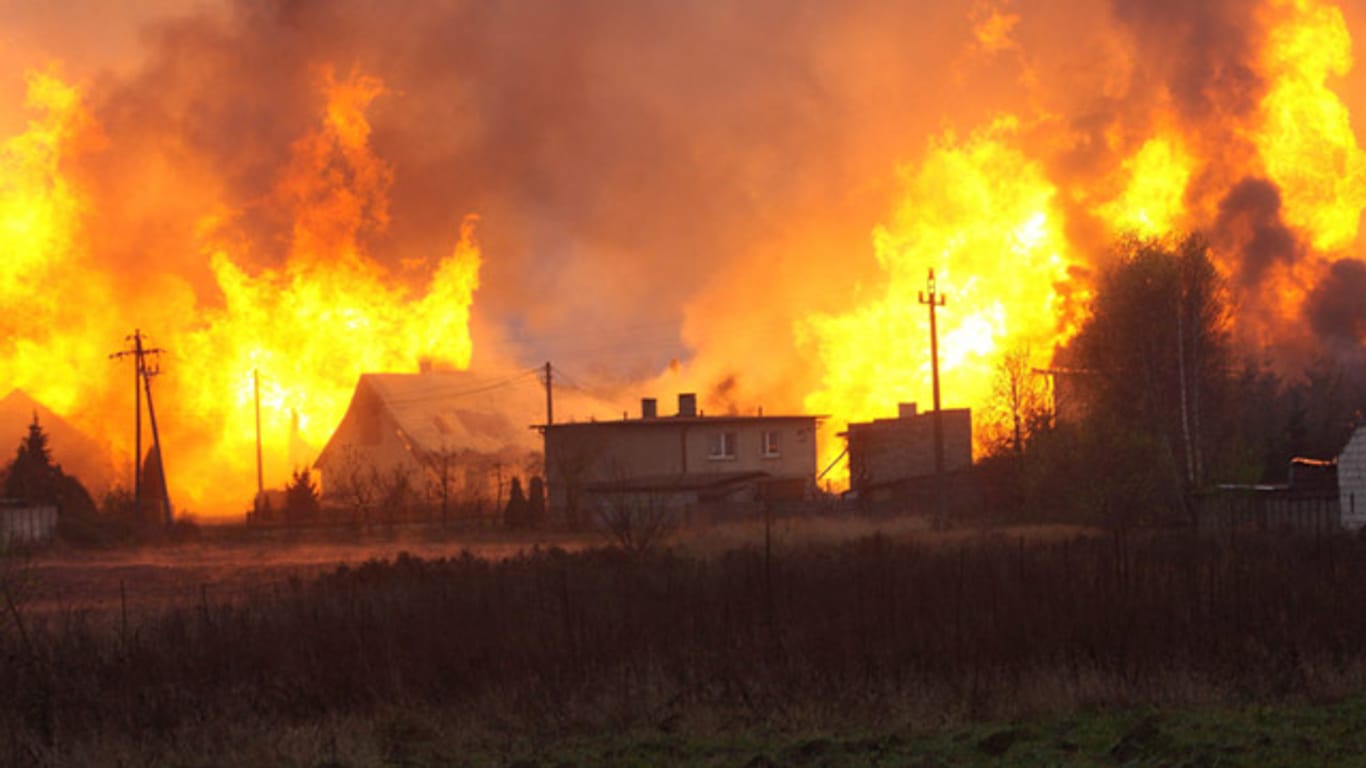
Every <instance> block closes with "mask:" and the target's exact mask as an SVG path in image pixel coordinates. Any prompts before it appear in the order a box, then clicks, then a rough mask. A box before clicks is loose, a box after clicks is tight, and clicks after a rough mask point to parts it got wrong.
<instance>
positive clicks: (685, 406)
mask: <svg viewBox="0 0 1366 768" xmlns="http://www.w3.org/2000/svg"><path fill="white" fill-rule="evenodd" d="M678 415H679V416H680V417H682V418H685V419H691V418H695V417H696V416H697V395H696V394H694V393H692V392H683V393H680V394H679V395H678Z"/></svg>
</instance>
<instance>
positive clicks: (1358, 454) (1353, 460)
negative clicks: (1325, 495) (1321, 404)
mask: <svg viewBox="0 0 1366 768" xmlns="http://www.w3.org/2000/svg"><path fill="white" fill-rule="evenodd" d="M1338 493H1339V494H1341V496H1340V499H1341V503H1342V518H1341V519H1342V527H1343V528H1346V529H1347V530H1349V531H1355V530H1357V529H1359V528H1361V527H1362V526H1363V525H1366V427H1357V430H1356V431H1355V432H1353V433H1352V439H1351V440H1348V441H1347V447H1346V448H1343V449H1342V455H1341V456H1339V457H1338Z"/></svg>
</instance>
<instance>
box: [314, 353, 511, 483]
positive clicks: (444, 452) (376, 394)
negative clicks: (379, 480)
mask: <svg viewBox="0 0 1366 768" xmlns="http://www.w3.org/2000/svg"><path fill="white" fill-rule="evenodd" d="M536 407H537V399H536V393H535V391H534V389H531V388H521V389H519V388H515V387H502V386H491V385H490V384H489V383H488V381H487V380H481V379H479V378H476V377H474V376H472V375H470V374H469V373H467V372H464V371H424V372H422V373H412V374H407V373H366V374H362V375H361V377H360V380H359V381H357V382H356V390H355V392H354V394H352V396H351V404H350V405H349V406H347V409H346V415H345V416H343V417H342V420H341V423H340V424H339V425H338V426H337V430H336V431H335V432H334V433H333V434H332V437H331V439H329V440H328V442H327V445H326V446H324V447H323V450H322V452H321V453H320V454H319V455H318V459H317V461H315V462H314V466H315V467H316V468H317V469H318V470H319V472H320V473H321V475H322V478H321V479H322V487H323V493H324V495H325V496H332V497H334V498H335V497H336V496H337V495H338V494H339V493H345V492H346V489H347V486H349V485H353V484H354V483H355V482H356V481H357V480H358V479H360V478H361V477H362V476H367V477H371V478H374V477H383V478H396V477H397V478H406V480H407V482H408V483H409V487H411V488H413V489H417V490H420V489H423V488H425V486H426V485H427V483H428V481H429V480H430V475H431V473H432V472H433V471H434V469H437V467H435V466H434V465H435V464H439V463H442V462H447V463H449V464H450V465H453V466H454V467H456V468H458V469H459V471H460V475H461V477H460V478H459V481H460V482H461V483H462V484H464V485H467V486H468V485H472V484H482V483H484V482H486V478H485V477H484V476H485V475H487V474H488V468H489V467H490V466H493V465H498V464H502V465H504V466H507V467H508V468H509V472H508V475H509V476H511V475H512V474H514V473H515V470H517V469H521V468H522V466H523V465H524V464H526V463H527V462H528V460H529V457H530V456H531V455H533V454H534V453H535V452H536V448H537V445H536V440H535V435H534V434H533V433H531V432H530V431H529V430H528V429H527V428H526V427H525V426H524V425H525V424H526V422H527V421H528V420H530V418H532V416H533V414H535V413H536V410H535V409H536ZM447 468H448V469H450V468H452V467H451V466H448V467H447ZM353 490H354V489H353ZM490 495H492V494H490Z"/></svg>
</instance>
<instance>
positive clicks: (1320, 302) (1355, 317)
mask: <svg viewBox="0 0 1366 768" xmlns="http://www.w3.org/2000/svg"><path fill="white" fill-rule="evenodd" d="M1305 315H1306V316H1307V317H1308V319H1309V322H1310V324H1311V325H1312V326H1313V329H1314V332H1315V333H1316V334H1318V335H1319V336H1320V337H1321V338H1323V339H1325V340H1327V341H1329V342H1331V343H1332V344H1333V349H1334V350H1335V351H1342V350H1347V351H1351V352H1355V353H1357V354H1360V352H1361V349H1362V344H1363V342H1366V262H1362V261H1360V260H1358V259H1341V260H1339V261H1336V262H1333V266H1332V267H1331V268H1330V269H1329V270H1328V274H1327V275H1325V276H1324V278H1323V281H1322V282H1320V283H1319V284H1318V285H1316V286H1314V290H1313V291H1312V292H1310V294H1309V299H1308V301H1307V302H1306V303H1305Z"/></svg>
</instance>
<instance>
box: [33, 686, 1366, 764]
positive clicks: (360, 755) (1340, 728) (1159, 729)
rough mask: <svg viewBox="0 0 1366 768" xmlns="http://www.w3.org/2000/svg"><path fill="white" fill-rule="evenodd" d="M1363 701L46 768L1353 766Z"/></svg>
mask: <svg viewBox="0 0 1366 768" xmlns="http://www.w3.org/2000/svg"><path fill="white" fill-rule="evenodd" d="M1364 725H1366V699H1363V698H1362V697H1353V698H1350V699H1347V700H1344V701H1341V702H1336V703H1322V704H1307V703H1299V704H1286V705H1273V706H1249V707H1242V708H1226V707H1225V708H1212V707H1203V708H1166V709H1158V708H1152V707H1136V708H1129V709H1122V710H1102V711H1097V712H1072V713H1066V714H1060V715H1053V716H1048V717H1038V718H1032V719H1026V720H1018V721H1006V722H978V723H968V724H960V725H957V726H949V727H942V728H937V729H923V728H915V727H911V726H908V725H903V726H900V727H895V728H888V729H861V730H859V729H854V730H838V731H831V730H821V729H813V730H805V731H792V730H783V729H750V730H740V731H737V730H733V729H732V730H725V729H722V730H719V731H714V732H709V733H679V732H669V731H666V730H660V729H633V730H629V731H624V732H596V733H591V734H577V735H574V734H570V735H565V734H559V735H552V736H546V735H538V734H534V733H499V732H496V731H471V730H470V729H469V727H468V723H466V722H462V721H461V720H460V719H458V718H451V717H450V716H449V714H448V713H442V712H433V711H414V710H402V711H398V710H395V711H387V712H384V713H380V714H377V715H375V716H372V717H365V718H360V717H346V718H333V719H324V720H321V721H317V722H313V723H309V724H306V725H288V724H279V723H269V722H263V721H257V720H247V721H244V722H239V723H236V724H226V723H221V722H220V723H214V724H210V725H208V726H202V727H199V728H196V729H189V730H187V731H186V732H184V733H182V734H180V735H179V736H178V737H177V738H175V739H171V740H126V741H121V742H114V743H110V742H104V743H101V744H100V745H99V746H98V749H92V750H90V751H74V752H71V753H68V754H66V755H63V756H62V757H61V759H59V760H55V761H53V762H52V763H51V764H54V765H97V764H115V763H118V764H120V765H126V766H142V765H149V766H150V765H164V764H175V765H180V766H185V767H186V768H192V767H195V766H255V765H275V766H313V767H318V768H321V767H322V766H331V767H332V768H338V767H341V766H347V767H349V768H365V767H368V766H412V767H414V768H417V767H419V766H431V767H433V768H435V767H436V766H517V767H518V768H571V767H577V766H602V767H603V768H650V767H652V766H661V765H668V766H681V767H696V768H723V767H724V768H729V767H732V766H746V767H749V768H760V767H761V766H792V767H794V768H802V767H804V766H812V767H815V766H821V767H823V768H845V767H847V768H861V767H863V766H923V767H924V768H931V767H939V768H948V767H949V766H979V765H991V766H1048V765H1058V766H1062V765H1066V766H1081V767H1085V766H1097V767H1098V768H1099V767H1100V766H1115V765H1127V766H1173V767H1175V766H1188V767H1190V768H1197V767H1203V766H1211V767H1212V766H1227V767H1229V768H1236V767H1238V766H1304V765H1316V766H1344V767H1346V766H1358V765H1361V764H1362V761H1363V759H1366V731H1363V726H1364Z"/></svg>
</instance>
